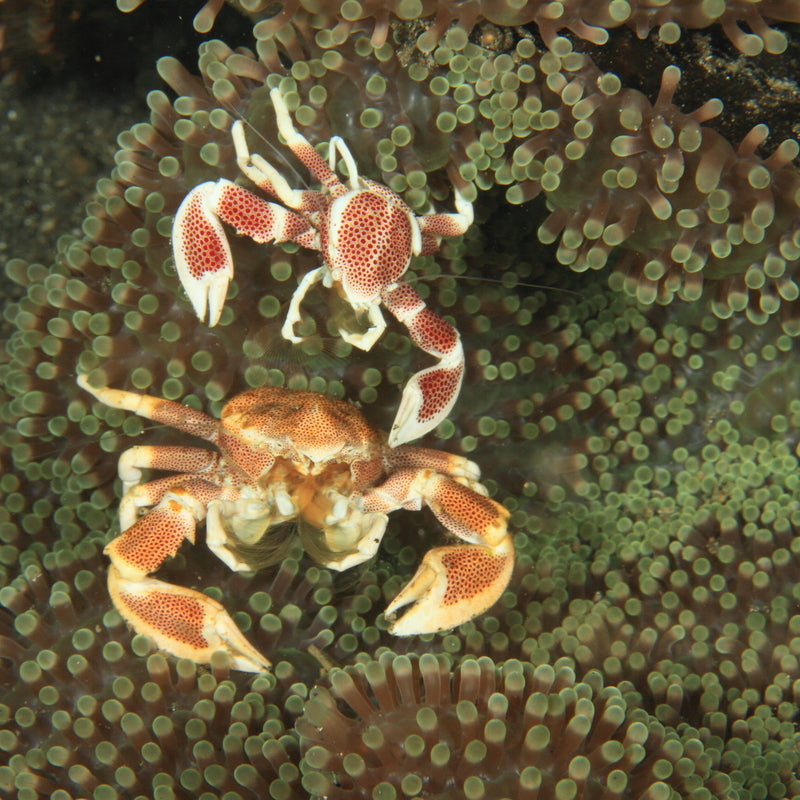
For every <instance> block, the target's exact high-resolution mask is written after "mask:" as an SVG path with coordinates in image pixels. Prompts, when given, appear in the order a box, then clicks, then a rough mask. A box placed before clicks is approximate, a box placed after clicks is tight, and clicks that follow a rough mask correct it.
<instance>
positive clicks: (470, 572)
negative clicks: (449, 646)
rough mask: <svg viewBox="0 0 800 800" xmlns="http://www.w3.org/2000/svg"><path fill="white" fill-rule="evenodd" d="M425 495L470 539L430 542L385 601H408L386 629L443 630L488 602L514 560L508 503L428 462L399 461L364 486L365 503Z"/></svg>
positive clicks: (371, 507) (402, 502) (413, 503)
mask: <svg viewBox="0 0 800 800" xmlns="http://www.w3.org/2000/svg"><path fill="white" fill-rule="evenodd" d="M422 503H425V504H426V505H427V506H428V507H429V508H430V509H431V510H432V511H433V513H434V514H435V515H436V518H437V519H438V520H439V521H440V522H441V523H442V524H443V525H444V526H445V527H446V528H447V529H448V530H449V531H450V532H451V533H453V534H455V535H456V536H458V537H459V538H460V539H462V540H463V541H465V542H468V543H469V544H463V545H455V546H450V547H436V548H434V549H433V550H429V551H428V552H427V553H426V554H425V556H424V558H423V559H422V563H421V564H420V566H419V568H418V569H417V572H416V574H415V575H414V577H413V578H412V579H411V581H410V582H409V583H408V584H407V585H406V586H405V587H404V588H403V589H402V591H401V592H400V594H398V595H397V597H395V598H394V600H392V602H391V603H390V604H389V605H388V607H387V608H386V612H385V613H386V616H387V617H388V618H390V619H391V618H393V617H394V615H395V612H396V611H397V610H398V609H400V608H402V607H403V606H405V605H408V604H409V603H414V605H413V606H412V608H411V609H410V610H409V611H407V612H406V613H405V614H404V615H403V616H402V617H400V618H399V619H397V620H395V621H394V622H393V623H392V625H391V627H390V628H389V632H390V633H393V634H395V635H396V636H411V635H417V634H423V633H435V632H437V631H443V630H448V629H450V628H454V627H456V626H457V625H461V624H462V623H464V622H468V621H469V620H471V619H473V618H474V617H477V616H478V615H479V614H482V613H483V612H484V611H486V610H487V609H489V608H490V607H491V606H492V605H494V603H495V602H496V601H497V600H498V599H499V598H500V596H501V595H502V593H503V592H504V591H505V588H506V586H507V585H508V581H509V580H510V578H511V570H512V569H513V566H514V545H513V543H512V539H511V536H510V535H509V533H508V528H507V520H508V511H507V510H506V509H505V508H503V506H501V505H499V504H498V503H496V502H495V501H494V500H490V499H489V498H488V497H484V496H483V495H480V494H478V493H477V492H475V491H473V490H472V489H470V488H469V487H468V486H464V485H463V484H461V483H458V482H457V481H455V480H453V479H452V478H449V477H447V476H445V475H440V474H438V473H436V472H434V471H432V470H429V469H400V470H397V471H396V472H394V473H392V475H391V476H390V477H389V478H388V480H387V481H386V482H385V483H383V484H382V485H380V486H377V487H375V488H374V489H371V490H369V491H367V492H365V493H364V496H363V507H364V510H365V511H373V512H376V511H380V512H383V513H389V512H390V511H393V510H394V509H397V508H401V507H402V508H408V509H418V508H420V507H421V505H422Z"/></svg>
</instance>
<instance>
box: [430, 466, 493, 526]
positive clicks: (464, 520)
mask: <svg viewBox="0 0 800 800" xmlns="http://www.w3.org/2000/svg"><path fill="white" fill-rule="evenodd" d="M435 499H436V502H437V503H438V504H439V506H440V508H441V512H440V513H441V514H442V516H443V517H444V518H445V519H443V520H442V522H443V523H444V524H445V525H446V526H447V528H448V529H449V530H450V531H451V532H452V533H455V534H456V535H458V536H462V537H468V536H469V535H470V534H472V533H479V534H481V535H483V534H486V533H489V532H490V531H491V530H492V528H496V527H497V524H498V522H499V521H500V516H499V514H498V506H497V505H496V504H495V502H494V501H493V500H490V499H489V498H488V497H484V496H483V495H481V494H478V493H477V492H474V491H473V490H472V489H470V488H469V487H468V486H464V485H463V484H461V483H458V482H456V481H454V480H452V479H451V478H447V477H445V476H440V477H439V480H438V481H437V486H436V492H435Z"/></svg>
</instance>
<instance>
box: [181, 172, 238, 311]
mask: <svg viewBox="0 0 800 800" xmlns="http://www.w3.org/2000/svg"><path fill="white" fill-rule="evenodd" d="M223 183H224V184H227V183H229V182H227V181H226V182H222V181H220V184H223ZM231 186H233V184H231ZM221 188H224V185H223V186H222V187H221V186H220V185H219V184H215V183H213V182H211V181H207V182H206V183H201V184H200V185H199V186H195V187H194V189H192V191H191V192H189V194H187V195H186V197H185V198H184V200H183V202H182V203H181V204H180V207H179V208H178V211H177V212H176V214H175V218H174V221H173V223H172V250H173V254H174V257H175V267H176V269H177V271H178V277H179V278H180V281H181V284H182V285H183V288H184V291H185V292H186V294H187V295H188V297H189V300H191V302H192V306H193V307H194V311H195V314H197V316H198V318H199V319H200V320H204V319H205V318H206V313H208V324H209V326H210V327H213V326H214V325H216V324H217V323H218V322H219V318H220V315H221V314H222V307H223V306H224V304H225V296H226V295H227V293H228V284H229V283H230V280H231V278H232V277H233V257H232V256H231V249H230V246H229V245H228V240H227V238H226V236H225V231H224V230H223V229H222V224H221V223H220V221H219V219H218V217H217V214H216V213H215V210H214V206H215V205H216V202H217V197H218V195H219V192H220V189H221Z"/></svg>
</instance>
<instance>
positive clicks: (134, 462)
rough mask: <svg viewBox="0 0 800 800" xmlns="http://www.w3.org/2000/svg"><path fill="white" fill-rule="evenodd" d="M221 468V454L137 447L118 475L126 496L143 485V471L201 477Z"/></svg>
mask: <svg viewBox="0 0 800 800" xmlns="http://www.w3.org/2000/svg"><path fill="white" fill-rule="evenodd" d="M218 465H219V453H215V452H213V451H212V450H206V449H205V448H203V447H180V446H179V447H176V446H171V445H161V446H155V445H137V446H136V447H129V448H128V449H127V450H126V451H125V452H124V453H123V454H122V455H121V456H120V457H119V463H118V464H117V474H118V475H119V478H120V480H121V481H122V492H123V494H127V493H128V492H129V491H130V490H131V489H132V488H133V487H134V486H137V485H138V484H140V483H141V482H142V470H143V469H159V470H165V471H168V472H184V473H190V474H197V473H199V472H209V471H211V470H213V469H214V468H215V467H216V466H218ZM123 530H124V528H123Z"/></svg>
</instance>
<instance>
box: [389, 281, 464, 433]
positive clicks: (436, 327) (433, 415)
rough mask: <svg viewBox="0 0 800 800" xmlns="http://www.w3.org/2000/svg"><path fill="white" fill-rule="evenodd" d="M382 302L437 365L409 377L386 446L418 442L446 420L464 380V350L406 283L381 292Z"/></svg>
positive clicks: (452, 330) (448, 327) (455, 335)
mask: <svg viewBox="0 0 800 800" xmlns="http://www.w3.org/2000/svg"><path fill="white" fill-rule="evenodd" d="M382 299H383V302H384V303H385V304H386V307H387V308H388V309H389V311H391V313H392V314H394V316H395V317H396V318H397V319H398V320H399V321H400V322H402V323H403V324H404V325H405V326H406V327H407V328H408V332H409V335H410V336H411V338H412V340H413V341H414V342H415V344H417V345H418V346H419V347H420V348H422V349H423V350H424V351H425V352H426V353H430V354H431V355H432V356H435V357H436V358H438V359H439V363H438V364H435V365H434V366H432V367H428V368H427V369H424V370H422V371H421V372H418V373H416V374H415V375H412V377H411V379H410V380H409V382H408V383H407V384H406V387H405V389H404V390H403V397H402V399H401V400H400V408H399V409H398V410H397V416H396V417H395V420H394V424H393V425H392V430H391V432H390V433H389V446H390V447H395V446H397V445H399V444H403V443H405V442H408V441H410V440H412V439H417V438H419V437H420V436H422V435H423V434H425V433H427V432H428V431H430V430H432V429H433V428H435V427H436V426H437V425H438V424H439V423H440V422H441V421H442V420H444V419H446V417H447V415H448V414H449V413H450V410H451V409H452V408H453V405H454V404H455V402H456V399H457V398H458V393H459V391H460V390H461V381H462V379H463V377H464V350H463V348H462V346H461V337H460V336H459V335H458V331H457V330H456V329H455V328H454V327H453V326H452V325H450V324H449V323H447V322H445V321H444V320H443V319H442V318H441V317H440V316H438V315H437V314H434V313H433V311H431V310H430V309H429V308H428V307H427V306H426V305H425V301H424V300H423V299H422V298H421V297H420V296H419V295H418V294H417V292H416V291H414V289H412V288H411V286H409V285H408V284H400V285H399V286H395V287H393V288H391V289H389V290H388V291H386V292H384V293H383V298H382Z"/></svg>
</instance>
